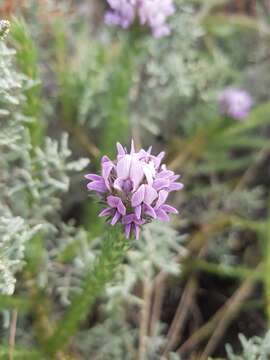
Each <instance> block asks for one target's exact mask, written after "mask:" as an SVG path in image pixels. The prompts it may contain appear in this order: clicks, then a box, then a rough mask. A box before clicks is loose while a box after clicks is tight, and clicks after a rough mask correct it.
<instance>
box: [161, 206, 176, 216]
mask: <svg viewBox="0 0 270 360" xmlns="http://www.w3.org/2000/svg"><path fill="white" fill-rule="evenodd" d="M161 209H162V210H164V211H166V212H167V213H172V214H178V210H177V209H176V208H174V207H173V206H170V205H167V204H164V205H161Z"/></svg>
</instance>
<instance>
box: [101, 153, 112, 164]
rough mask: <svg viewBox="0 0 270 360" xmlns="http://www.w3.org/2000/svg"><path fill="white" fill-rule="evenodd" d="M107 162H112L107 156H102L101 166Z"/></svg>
mask: <svg viewBox="0 0 270 360" xmlns="http://www.w3.org/2000/svg"><path fill="white" fill-rule="evenodd" d="M107 161H109V162H112V161H111V159H110V158H109V157H108V156H107V155H104V156H102V158H101V164H103V163H105V162H107Z"/></svg>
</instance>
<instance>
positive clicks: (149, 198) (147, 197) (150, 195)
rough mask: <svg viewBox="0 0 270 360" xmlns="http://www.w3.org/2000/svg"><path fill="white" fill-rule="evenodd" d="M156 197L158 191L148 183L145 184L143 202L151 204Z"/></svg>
mask: <svg viewBox="0 0 270 360" xmlns="http://www.w3.org/2000/svg"><path fill="white" fill-rule="evenodd" d="M157 197H158V193H157V192H156V190H155V189H153V188H152V186H150V185H145V194H144V201H143V202H144V203H145V204H147V205H151V204H152V202H153V201H154V200H155V199H156V198H157Z"/></svg>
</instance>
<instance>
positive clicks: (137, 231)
mask: <svg viewBox="0 0 270 360" xmlns="http://www.w3.org/2000/svg"><path fill="white" fill-rule="evenodd" d="M134 233H135V238H136V240H139V236H140V227H139V226H138V225H137V224H135V225H134Z"/></svg>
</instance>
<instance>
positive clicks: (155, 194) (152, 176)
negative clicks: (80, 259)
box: [85, 143, 183, 239]
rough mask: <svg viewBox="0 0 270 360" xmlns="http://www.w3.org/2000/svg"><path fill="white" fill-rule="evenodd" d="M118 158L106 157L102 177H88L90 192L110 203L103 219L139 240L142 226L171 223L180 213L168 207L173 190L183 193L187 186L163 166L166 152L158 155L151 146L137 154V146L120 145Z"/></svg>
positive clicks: (89, 175)
mask: <svg viewBox="0 0 270 360" xmlns="http://www.w3.org/2000/svg"><path fill="white" fill-rule="evenodd" d="M117 151H118V154H117V159H116V160H115V161H112V160H110V159H109V158H108V157H107V156H103V158H102V160H101V167H102V174H101V175H96V174H87V175H85V177H86V179H88V180H90V182H89V183H88V184H87V188H88V190H92V191H95V192H96V193H97V194H98V195H99V197H100V199H101V200H102V201H103V203H104V204H106V207H105V209H103V210H102V211H101V213H100V214H99V216H106V217H108V219H110V223H111V225H115V224H116V223H118V222H120V223H122V224H123V226H124V229H125V234H126V237H127V238H129V237H130V234H131V233H134V234H135V237H136V239H138V237H139V231H140V227H141V226H142V225H143V224H145V223H147V222H150V221H151V220H152V219H160V220H162V221H168V220H169V216H168V215H169V214H170V213H175V214H177V213H178V212H177V210H176V209H175V208H174V207H172V206H170V205H168V204H166V200H167V197H168V195H169V193H170V192H171V191H176V190H181V189H182V188H183V184H182V183H180V182H176V180H177V179H178V178H179V175H175V174H174V172H173V171H170V170H168V169H167V168H166V165H165V164H161V161H162V159H163V157H164V152H161V153H160V154H159V155H157V156H154V155H152V154H151V147H150V148H149V149H148V150H147V151H145V150H143V149H141V150H140V151H139V152H136V151H135V149H134V145H133V143H132V144H131V151H130V154H128V152H127V150H126V149H125V148H123V146H122V145H121V144H119V143H118V144H117Z"/></svg>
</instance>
